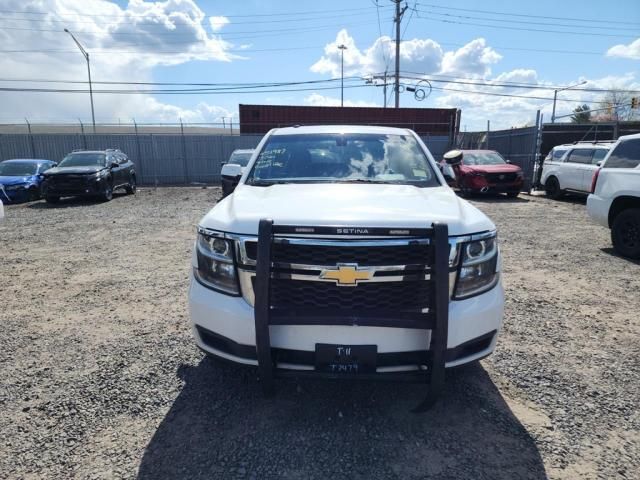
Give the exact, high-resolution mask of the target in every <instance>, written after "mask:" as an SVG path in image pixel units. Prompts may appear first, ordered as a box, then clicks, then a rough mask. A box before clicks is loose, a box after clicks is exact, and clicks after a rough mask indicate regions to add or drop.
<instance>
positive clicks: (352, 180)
mask: <svg viewBox="0 0 640 480" xmlns="http://www.w3.org/2000/svg"><path fill="white" fill-rule="evenodd" d="M336 183H386V182H385V181H380V180H372V179H370V178H348V179H345V180H337V181H336Z"/></svg>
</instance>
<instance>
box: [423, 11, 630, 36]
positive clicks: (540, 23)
mask: <svg viewBox="0 0 640 480" xmlns="http://www.w3.org/2000/svg"><path fill="white" fill-rule="evenodd" d="M420 12H422V13H429V14H431V15H439V16H441V17H452V18H462V19H463V20H481V21H488V22H502V23H509V24H513V23H519V24H525V25H546V26H549V27H569V28H588V29H594V28H595V29H598V30H611V27H609V26H598V25H575V24H567V23H549V22H535V21H531V20H513V19H502V18H486V17H474V16H472V15H455V14H452V13H440V12H434V11H433V10H420ZM616 30H631V31H636V30H637V29H636V28H630V27H620V26H617V27H616Z"/></svg>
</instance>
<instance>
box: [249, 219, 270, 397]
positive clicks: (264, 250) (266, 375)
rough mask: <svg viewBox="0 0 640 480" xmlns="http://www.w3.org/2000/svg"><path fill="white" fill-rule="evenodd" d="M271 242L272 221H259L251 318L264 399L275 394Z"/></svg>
mask: <svg viewBox="0 0 640 480" xmlns="http://www.w3.org/2000/svg"><path fill="white" fill-rule="evenodd" d="M272 243H273V220H266V219H262V220H260V223H259V226H258V255H257V257H258V258H257V263H256V283H255V307H254V309H255V310H254V316H255V328H256V352H257V356H258V373H259V375H260V383H261V384H262V390H263V392H264V394H265V395H267V396H270V395H273V393H274V381H273V378H274V364H273V360H272V358H271V338H270V337H269V308H270V303H271V300H270V291H271V285H270V283H271V245H272Z"/></svg>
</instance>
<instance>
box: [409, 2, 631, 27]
mask: <svg viewBox="0 0 640 480" xmlns="http://www.w3.org/2000/svg"><path fill="white" fill-rule="evenodd" d="M418 5H422V6H425V7H432V8H438V9H443V10H456V11H461V12H473V13H490V14H494V15H503V16H510V17H523V18H543V19H547V20H562V21H575V22H595V23H613V24H614V25H618V24H620V23H623V24H625V25H636V26H640V24H639V23H638V22H625V21H622V20H605V19H601V18H576V17H551V16H546V15H532V14H523V13H508V12H497V11H495V10H478V9H476V8H474V9H470V8H454V7H443V6H442V5H434V4H430V3H418Z"/></svg>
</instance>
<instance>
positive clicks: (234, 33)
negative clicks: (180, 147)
mask: <svg viewBox="0 0 640 480" xmlns="http://www.w3.org/2000/svg"><path fill="white" fill-rule="evenodd" d="M371 24H372V22H359V23H352V24H345V23H333V24H330V25H316V26H313V27H294V28H279V29H272V30H257V31H256V30H248V31H240V32H215V33H214V35H216V36H228V35H244V34H262V33H278V34H280V33H283V32H301V31H305V32H306V31H310V30H312V31H315V30H321V29H327V28H336V27H350V26H353V25H371ZM0 29H2V30H17V31H28V32H55V33H60V32H61V31H62V30H57V29H53V28H27V27H5V26H0ZM81 33H97V34H105V33H108V34H109V35H110V36H128V37H130V36H137V35H148V34H149V32H145V31H141V32H106V31H102V30H81ZM153 35H154V36H171V37H185V36H193V34H188V33H185V34H180V33H173V32H158V33H153ZM254 36H255V35H254Z"/></svg>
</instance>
